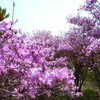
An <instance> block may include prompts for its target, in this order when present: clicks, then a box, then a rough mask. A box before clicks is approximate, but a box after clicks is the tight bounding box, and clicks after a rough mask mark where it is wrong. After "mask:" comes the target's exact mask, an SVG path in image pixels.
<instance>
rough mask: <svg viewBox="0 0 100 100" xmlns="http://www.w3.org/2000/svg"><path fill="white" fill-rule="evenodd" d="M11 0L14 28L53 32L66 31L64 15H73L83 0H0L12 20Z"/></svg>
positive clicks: (27, 30) (66, 25) (0, 4)
mask: <svg viewBox="0 0 100 100" xmlns="http://www.w3.org/2000/svg"><path fill="white" fill-rule="evenodd" d="M13 2H14V3H15V7H14V20H16V19H18V22H17V24H16V25H15V27H16V28H18V29H21V30H22V31H23V32H30V33H32V32H33V30H34V31H36V30H47V31H51V32H52V33H53V34H58V33H60V32H64V31H67V30H68V28H69V24H68V23H67V19H66V17H67V16H69V15H73V16H75V15H76V14H77V9H78V8H79V7H80V5H81V4H82V3H83V2H84V0H0V6H1V7H3V8H6V9H7V12H8V13H10V17H9V18H8V19H7V20H12V9H13Z"/></svg>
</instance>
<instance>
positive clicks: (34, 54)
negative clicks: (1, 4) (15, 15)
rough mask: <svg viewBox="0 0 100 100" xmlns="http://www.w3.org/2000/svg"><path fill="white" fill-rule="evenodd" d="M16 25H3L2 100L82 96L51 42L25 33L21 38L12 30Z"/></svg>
mask: <svg viewBox="0 0 100 100" xmlns="http://www.w3.org/2000/svg"><path fill="white" fill-rule="evenodd" d="M13 24H14V23H12V22H10V23H6V22H0V99H4V98H10V97H17V98H24V97H27V98H33V99H36V98H38V97H40V96H45V98H49V97H52V95H53V94H58V95H70V96H72V97H78V96H80V95H81V93H80V92H76V91H77V89H78V87H76V86H75V82H74V80H75V77H74V75H73V71H72V70H71V69H68V68H67V63H66V58H63V57H61V58H54V54H55V49H54V47H53V46H50V43H52V42H49V39H48V38H47V39H46V38H43V41H41V39H40V38H38V37H33V36H29V35H25V34H24V35H21V36H18V35H16V33H18V31H16V30H14V29H11V26H12V25H13ZM1 33H2V34H1ZM45 39H46V40H47V41H46V40H45ZM50 58H51V59H50ZM57 91H58V92H57ZM60 91H61V92H60ZM56 92H57V93H56ZM61 93H62V94H61Z"/></svg>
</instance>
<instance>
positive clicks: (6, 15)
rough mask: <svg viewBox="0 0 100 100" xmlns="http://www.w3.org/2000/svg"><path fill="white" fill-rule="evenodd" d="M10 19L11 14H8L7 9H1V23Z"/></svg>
mask: <svg viewBox="0 0 100 100" xmlns="http://www.w3.org/2000/svg"><path fill="white" fill-rule="evenodd" d="M8 17H9V13H6V9H3V8H1V7H0V21H3V20H4V19H6V18H8Z"/></svg>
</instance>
